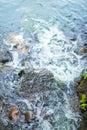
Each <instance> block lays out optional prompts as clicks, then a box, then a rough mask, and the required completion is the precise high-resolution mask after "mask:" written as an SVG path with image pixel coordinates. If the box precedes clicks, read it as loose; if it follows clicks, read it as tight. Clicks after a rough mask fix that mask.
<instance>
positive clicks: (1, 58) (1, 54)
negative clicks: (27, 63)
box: [0, 44, 12, 63]
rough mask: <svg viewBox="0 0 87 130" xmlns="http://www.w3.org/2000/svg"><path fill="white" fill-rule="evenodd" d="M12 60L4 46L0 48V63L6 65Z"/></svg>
mask: <svg viewBox="0 0 87 130" xmlns="http://www.w3.org/2000/svg"><path fill="white" fill-rule="evenodd" d="M11 60H12V55H11V53H10V52H9V49H8V48H7V46H6V45H4V44H3V45H1V46H0V62H1V63H6V62H9V61H11Z"/></svg>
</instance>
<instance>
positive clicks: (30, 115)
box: [25, 111, 35, 122]
mask: <svg viewBox="0 0 87 130" xmlns="http://www.w3.org/2000/svg"><path fill="white" fill-rule="evenodd" d="M34 118H35V116H34V113H33V112H32V111H27V112H26V113H25V121H26V122H30V121H31V120H32V119H34Z"/></svg>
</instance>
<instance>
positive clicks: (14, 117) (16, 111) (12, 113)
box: [9, 107, 19, 120]
mask: <svg viewBox="0 0 87 130" xmlns="http://www.w3.org/2000/svg"><path fill="white" fill-rule="evenodd" d="M9 119H11V120H18V119H19V109H18V108H17V107H13V108H12V109H11V110H10V113H9Z"/></svg>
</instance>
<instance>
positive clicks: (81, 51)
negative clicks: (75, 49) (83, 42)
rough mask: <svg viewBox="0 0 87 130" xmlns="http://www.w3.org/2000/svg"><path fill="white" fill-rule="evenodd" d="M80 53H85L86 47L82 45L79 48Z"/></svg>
mask: <svg viewBox="0 0 87 130" xmlns="http://www.w3.org/2000/svg"><path fill="white" fill-rule="evenodd" d="M79 52H80V53H87V48H86V47H82V48H80V50H79Z"/></svg>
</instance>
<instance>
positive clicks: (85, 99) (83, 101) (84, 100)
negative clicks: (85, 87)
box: [80, 94, 87, 103]
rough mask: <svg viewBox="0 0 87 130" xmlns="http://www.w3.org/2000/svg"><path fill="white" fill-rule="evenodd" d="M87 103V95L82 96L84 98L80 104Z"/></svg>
mask: <svg viewBox="0 0 87 130" xmlns="http://www.w3.org/2000/svg"><path fill="white" fill-rule="evenodd" d="M86 101H87V97H86V94H82V98H81V100H80V103H86Z"/></svg>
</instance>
